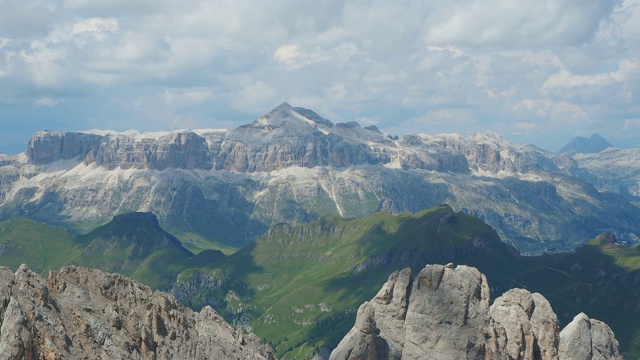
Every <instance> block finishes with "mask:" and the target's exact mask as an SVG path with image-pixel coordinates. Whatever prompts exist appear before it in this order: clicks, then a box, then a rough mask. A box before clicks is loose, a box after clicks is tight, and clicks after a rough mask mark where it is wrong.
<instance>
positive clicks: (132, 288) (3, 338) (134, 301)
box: [0, 265, 275, 359]
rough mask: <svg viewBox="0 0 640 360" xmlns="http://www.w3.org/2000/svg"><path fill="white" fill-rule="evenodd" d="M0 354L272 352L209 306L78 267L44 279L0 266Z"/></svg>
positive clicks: (263, 355) (219, 355)
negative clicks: (195, 307) (197, 308)
mask: <svg viewBox="0 0 640 360" xmlns="http://www.w3.org/2000/svg"><path fill="white" fill-rule="evenodd" d="M0 299H1V301H0V319H1V320H2V325H1V327H0V354H2V357H3V358H7V359H69V358H74V359H78V358H84V359H100V358H102V359H274V358H275V355H274V352H273V350H272V349H271V348H270V347H269V346H268V345H264V344H262V343H261V341H260V340H259V339H258V338H257V337H256V336H255V335H253V334H244V333H242V332H241V331H237V330H235V329H234V328H233V327H231V326H230V325H229V324H228V323H226V322H225V321H224V319H223V318H222V317H221V316H220V315H219V314H218V313H217V312H215V311H214V310H213V309H211V308H210V307H205V308H204V309H203V310H202V311H201V312H199V313H197V312H193V311H192V310H190V309H189V308H186V307H184V306H183V305H181V304H180V303H179V302H178V301H177V300H176V299H175V298H174V297H172V296H171V295H168V294H164V293H161V292H157V291H151V290H150V289H149V288H148V287H146V286H144V285H141V284H139V283H137V282H135V281H132V280H130V279H128V278H125V277H123V276H120V275H114V274H107V273H104V272H101V271H99V270H90V269H86V268H80V267H73V266H72V267H65V268H63V269H62V270H60V271H59V272H51V274H50V275H49V278H48V279H44V278H42V277H41V276H40V275H38V274H35V273H33V272H31V271H30V270H29V269H28V268H26V266H24V265H23V266H22V267H20V269H18V271H17V272H15V273H13V272H12V271H11V270H10V269H9V268H6V267H0Z"/></svg>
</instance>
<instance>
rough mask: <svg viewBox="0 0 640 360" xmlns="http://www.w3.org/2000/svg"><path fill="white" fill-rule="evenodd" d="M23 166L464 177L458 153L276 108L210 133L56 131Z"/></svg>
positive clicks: (46, 134) (41, 139)
mask: <svg viewBox="0 0 640 360" xmlns="http://www.w3.org/2000/svg"><path fill="white" fill-rule="evenodd" d="M26 155H27V157H28V159H29V163H31V164H34V165H38V164H49V163H52V162H55V161H58V160H63V159H73V158H80V159H83V162H84V163H85V164H86V165H89V164H93V163H95V164H98V165H100V166H102V167H104V168H106V169H109V170H113V169H116V168H122V169H131V168H134V169H152V170H164V169H170V168H174V169H178V168H180V169H206V170H210V169H216V170H229V171H234V172H244V173H252V172H269V171H273V170H281V169H285V168H288V167H291V166H300V167H307V168H313V167H316V166H332V167H339V168H343V167H349V166H354V165H366V164H369V165H375V164H389V163H391V162H393V161H396V162H397V163H398V164H399V166H401V167H402V168H404V169H426V170H433V171H440V172H445V171H452V172H468V164H467V161H466V158H465V156H464V155H463V154H462V153H460V152H457V151H451V150H450V149H444V148H439V149H435V148H433V149H428V148H424V147H416V148H412V149H404V148H402V146H398V144H396V143H395V142H394V141H392V140H391V139H389V138H388V137H386V136H384V135H383V134H381V133H380V132H379V131H377V129H376V128H375V127H368V128H362V127H360V125H359V124H358V123H356V122H348V123H339V124H335V125H334V124H333V123H332V122H331V121H329V120H327V119H324V118H322V117H321V116H319V115H318V114H316V113H314V112H313V111H311V110H308V109H303V108H294V107H292V106H290V105H289V104H287V103H284V104H281V105H280V106H278V107H276V108H275V109H274V110H272V111H271V112H270V113H268V114H266V115H264V116H263V117H261V118H259V119H257V120H256V121H254V122H252V123H251V124H247V125H243V126H240V127H238V128H236V129H233V130H231V131H220V132H213V133H206V132H199V133H195V132H193V131H190V130H183V131H176V132H168V133H164V134H146V135H145V134H138V133H124V134H117V133H108V134H106V135H104V134H93V133H60V132H52V131H42V132H39V133H37V134H36V135H34V137H33V138H32V139H31V141H30V142H29V146H28V149H27V152H26Z"/></svg>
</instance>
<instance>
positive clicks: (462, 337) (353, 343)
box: [330, 264, 620, 360]
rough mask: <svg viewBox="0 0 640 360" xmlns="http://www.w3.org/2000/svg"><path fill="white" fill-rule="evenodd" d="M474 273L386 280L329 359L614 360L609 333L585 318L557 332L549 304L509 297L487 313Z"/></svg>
mask: <svg viewBox="0 0 640 360" xmlns="http://www.w3.org/2000/svg"><path fill="white" fill-rule="evenodd" d="M489 294H490V291H489V286H488V284H487V280H486V277H485V276H484V275H483V274H481V273H480V272H479V271H478V270H477V269H475V268H473V267H468V266H457V267H455V268H454V267H453V265H451V264H449V265H446V266H443V265H427V266H426V267H425V268H424V269H423V270H422V271H420V273H419V274H418V275H416V276H415V277H412V275H411V270H410V269H409V268H407V269H404V270H402V271H397V272H394V273H393V274H391V276H390V277H389V280H388V281H387V282H386V283H385V284H384V285H383V287H382V289H381V290H380V291H379V292H378V294H377V295H376V296H375V297H374V298H373V299H372V300H371V301H368V302H365V303H364V304H362V305H361V306H360V308H359V309H358V313H357V317H356V323H355V326H354V327H353V328H352V329H351V330H350V331H349V333H348V334H347V335H346V336H345V337H344V338H343V340H342V341H341V342H340V344H339V345H338V346H337V347H336V348H335V349H334V350H333V352H332V353H331V355H330V359H334V360H338V359H427V358H428V359H523V360H524V359H617V358H620V355H619V351H618V343H617V341H616V340H615V336H614V334H613V332H612V331H611V329H610V328H609V327H608V326H607V325H606V324H604V323H602V322H600V321H597V320H590V319H589V318H587V317H586V315H584V314H580V315H578V316H577V317H576V319H575V320H574V321H573V322H572V323H571V324H569V325H567V327H566V328H565V329H564V330H563V331H562V332H559V329H558V320H557V316H556V314H555V313H554V312H553V310H552V308H551V305H550V304H549V302H548V301H547V300H546V299H545V298H544V297H543V296H542V295H540V294H538V293H533V294H532V293H530V292H529V291H527V290H523V289H512V290H510V291H508V292H506V293H505V294H503V295H502V296H500V297H499V298H498V299H496V300H495V302H494V303H493V305H491V306H490V304H489V303H490V296H489Z"/></svg>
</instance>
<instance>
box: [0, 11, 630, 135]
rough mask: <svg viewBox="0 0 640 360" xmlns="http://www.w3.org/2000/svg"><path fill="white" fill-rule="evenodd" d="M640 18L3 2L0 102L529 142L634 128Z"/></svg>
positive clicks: (166, 118)
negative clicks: (311, 115)
mask: <svg viewBox="0 0 640 360" xmlns="http://www.w3.org/2000/svg"><path fill="white" fill-rule="evenodd" d="M639 18H640V0H611V1H602V0H556V1H538V0H522V1H518V2H509V1H502V0H483V1H480V0H460V1H454V2H452V1H445V0H433V1H422V2H420V1H412V2H410V1H402V2H399V3H397V2H389V1H385V0H347V1H338V0H328V1H322V2H318V3H314V5H313V6H310V5H309V4H308V3H306V2H300V1H295V0H274V1H270V2H255V1H250V0H238V1H233V2H223V3H221V2H203V1H199V0H184V1H182V2H175V1H162V2H157V1H152V0H140V1H126V0H91V1H89V0H62V1H57V2H51V1H45V0H24V1H13V2H7V1H5V2H2V1H0V34H2V37H1V38H0V98H2V99H3V103H9V102H12V103H13V104H15V103H21V102H23V103H25V104H26V103H28V104H30V106H34V104H37V102H38V100H39V99H44V98H48V99H55V100H54V101H65V106H64V107H62V106H57V107H54V108H49V109H47V110H50V111H60V112H62V111H75V113H80V111H82V112H86V114H84V113H83V117H84V118H100V119H106V118H107V117H108V116H109V115H108V114H107V115H105V113H104V112H103V113H99V112H98V110H96V109H94V107H90V106H85V107H83V108H82V109H79V108H76V109H74V108H73V104H76V103H81V102H82V101H84V100H82V101H81V100H77V99H78V98H86V99H90V100H87V103H89V102H92V103H105V104H109V106H110V107H111V108H114V110H116V109H115V108H116V107H117V108H118V109H117V111H119V112H118V114H126V113H127V112H132V113H133V114H135V116H137V115H139V114H143V115H142V116H141V117H142V118H145V119H149V123H150V124H156V125H155V126H160V125H165V126H166V125H167V124H170V125H171V126H173V124H174V122H175V121H177V120H176V119H183V120H185V121H187V119H189V121H191V124H196V121H204V119H208V118H218V119H219V118H224V119H231V118H233V117H234V116H237V115H238V114H242V115H243V116H246V117H248V118H249V119H251V117H252V116H258V115H260V114H262V113H265V112H267V111H269V110H270V109H271V108H272V107H273V106H275V105H277V104H279V103H281V102H282V101H285V100H289V102H290V103H291V104H293V105H298V106H307V107H311V108H313V109H314V110H316V111H317V112H319V113H321V114H322V115H325V116H327V117H331V118H332V120H338V121H348V120H352V119H375V121H376V123H377V125H378V126H379V127H380V128H381V130H383V131H385V127H388V128H390V129H395V130H397V131H399V130H402V131H407V132H431V131H436V130H438V131H447V132H451V131H457V130H460V132H467V131H471V130H473V131H483V130H495V131H499V130H500V129H506V130H505V131H512V132H513V133H516V132H519V133H521V134H531V135H530V136H531V139H528V140H526V141H528V142H536V141H535V140H533V137H534V136H541V135H542V134H544V133H545V131H547V130H546V129H554V130H550V131H555V132H556V133H559V132H560V129H569V130H566V131H567V132H571V131H574V129H576V128H579V127H582V128H583V129H587V128H590V129H597V128H603V127H606V126H615V127H617V128H622V127H623V126H624V120H622V119H635V118H636V117H637V113H638V112H640V110H639V109H637V108H638V106H637V105H634V104H635V103H637V99H638V98H639V97H640V67H639V61H640V60H639V59H640V27H639V26H640V25H638V24H640V21H638V19H639ZM122 94H126V95H122ZM69 95H73V96H74V97H69ZM24 99H28V101H24ZM132 99H133V100H135V101H138V102H139V103H141V104H143V105H142V106H141V107H140V108H133V107H131V105H130V104H131V102H132V101H133V100H132ZM123 104H129V105H123ZM1 106H2V105H0V111H2V108H1ZM132 116H133V115H132ZM57 117H59V118H67V117H68V116H67V113H60V114H59V115H58V116H57ZM114 117H115V116H114ZM246 117H245V118H243V119H245V120H246ZM153 118H157V119H162V120H161V121H160V120H158V121H157V122H153V121H152V119H153ZM105 121H106V120H105ZM114 121H115V120H114ZM238 125H239V124H238ZM543 125H544V126H543ZM150 126H151V125H150ZM84 127H85V126H81V125H79V126H78V128H84ZM584 131H589V130H584ZM523 136H524V135H523ZM527 136H528V135H527ZM0 140H1V139H0ZM0 142H1V141H0Z"/></svg>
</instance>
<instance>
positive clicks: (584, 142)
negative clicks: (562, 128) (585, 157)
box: [558, 134, 613, 154]
mask: <svg viewBox="0 0 640 360" xmlns="http://www.w3.org/2000/svg"><path fill="white" fill-rule="evenodd" d="M609 147H613V145H611V144H610V143H609V142H608V141H607V140H605V139H604V138H603V137H602V136H600V135H598V134H593V135H591V137H590V138H588V139H587V138H585V137H576V138H573V139H572V140H571V141H570V142H569V143H568V144H567V145H565V146H564V147H563V148H562V149H560V151H558V153H559V154H563V153H569V154H578V153H580V154H591V153H599V152H600V151H602V150H604V149H606V148H609Z"/></svg>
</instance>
